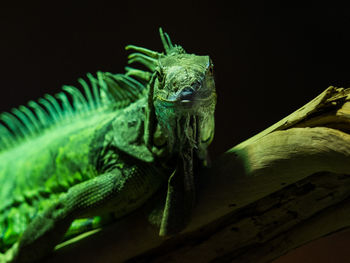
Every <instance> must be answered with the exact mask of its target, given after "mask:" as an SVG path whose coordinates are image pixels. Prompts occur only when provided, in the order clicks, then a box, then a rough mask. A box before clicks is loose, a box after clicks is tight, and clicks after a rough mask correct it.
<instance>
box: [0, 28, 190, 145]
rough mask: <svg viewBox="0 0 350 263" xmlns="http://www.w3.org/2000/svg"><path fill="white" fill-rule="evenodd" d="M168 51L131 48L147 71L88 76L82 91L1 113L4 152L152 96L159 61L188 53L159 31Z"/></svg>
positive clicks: (70, 88)
mask: <svg viewBox="0 0 350 263" xmlns="http://www.w3.org/2000/svg"><path fill="white" fill-rule="evenodd" d="M159 33H160V38H161V41H162V43H163V47H164V52H157V51H153V50H150V49H146V48H143V47H138V46H134V45H128V46H126V47H125V49H126V50H132V51H134V53H131V54H130V55H129V57H128V63H129V64H130V63H133V62H137V63H140V64H142V65H143V66H144V67H145V69H137V68H131V67H126V68H125V71H126V72H125V73H124V74H111V73H108V72H97V74H96V75H95V76H93V75H92V74H90V73H88V74H87V75H86V76H87V79H86V80H84V79H83V78H79V79H78V83H79V84H80V85H79V86H80V88H76V87H74V86H63V87H62V91H61V92H59V93H57V94H53V95H50V94H45V95H44V96H43V97H42V98H39V99H38V100H37V102H35V101H33V100H32V101H30V102H29V103H28V104H27V106H20V107H18V108H17V109H13V110H12V112H11V113H6V112H5V113H2V114H0V152H1V151H3V150H6V149H9V148H11V147H15V146H16V145H18V144H19V143H20V142H22V141H25V140H27V139H28V138H29V139H30V138H31V137H33V136H39V135H41V134H42V133H43V132H44V131H45V130H46V129H49V128H51V127H52V126H58V125H60V123H62V121H67V120H68V121H72V120H73V118H78V117H81V116H82V115H83V116H88V115H89V114H93V112H101V111H111V110H116V109H121V108H124V107H126V106H128V105H129V104H130V103H132V102H135V101H136V100H138V99H140V98H143V97H144V96H145V94H148V89H149V87H148V84H149V82H150V80H151V76H153V75H154V72H155V70H156V68H157V67H158V66H159V60H160V59H162V58H164V57H165V56H168V55H172V54H179V53H185V51H184V50H183V49H182V47H181V46H178V45H173V43H172V41H171V39H170V37H169V35H168V34H167V33H165V32H163V30H162V28H159Z"/></svg>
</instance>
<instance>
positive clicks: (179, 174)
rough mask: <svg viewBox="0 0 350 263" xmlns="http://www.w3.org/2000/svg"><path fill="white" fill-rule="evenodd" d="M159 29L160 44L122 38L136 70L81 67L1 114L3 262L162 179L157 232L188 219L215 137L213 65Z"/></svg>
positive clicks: (89, 222) (80, 226)
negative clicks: (52, 89) (156, 47)
mask: <svg viewBox="0 0 350 263" xmlns="http://www.w3.org/2000/svg"><path fill="white" fill-rule="evenodd" d="M160 37H161V40H162V43H163V46H164V49H165V53H159V52H155V51H151V50H148V49H145V48H142V47H137V46H133V45H129V46H127V47H126V49H127V50H133V51H134V53H132V54H130V55H129V57H128V58H129V61H128V62H129V63H134V62H137V63H139V64H141V65H142V66H143V67H144V68H143V69H142V70H141V69H136V68H131V67H126V73H125V74H111V73H106V72H105V73H103V72H98V73H97V76H96V77H94V76H92V75H91V74H87V79H88V81H85V80H83V79H79V82H80V84H81V85H82V89H78V88H75V87H73V86H64V87H63V91H62V92H60V93H58V94H56V95H55V96H52V95H48V94H46V95H44V97H43V98H40V99H39V100H38V101H37V102H35V101H30V102H29V103H28V106H20V107H19V108H17V109H13V110H12V112H11V113H2V114H1V115H0V120H1V122H2V124H1V123H0V187H1V192H0V262H1V263H3V262H34V261H36V260H37V259H40V258H42V257H44V256H45V255H47V254H48V253H49V252H50V251H52V250H53V248H54V247H55V245H57V244H58V243H59V242H61V241H62V240H64V239H68V238H70V237H72V236H74V235H76V234H79V233H81V232H84V231H86V230H87V229H91V228H94V227H97V226H99V225H101V224H102V223H103V222H104V221H108V220H110V219H118V218H120V217H123V216H125V215H127V214H129V213H130V212H132V211H134V210H135V209H137V208H139V207H141V206H142V205H143V204H144V203H145V202H146V201H147V200H149V199H150V198H151V197H152V196H153V195H154V194H155V193H156V192H157V191H159V189H161V187H162V186H165V189H166V193H165V195H164V197H165V198H164V200H163V202H162V204H161V207H162V209H161V220H160V222H158V223H159V224H158V225H159V229H160V230H159V234H160V235H161V236H164V235H172V234H176V233H178V232H179V231H181V230H182V229H183V228H184V227H185V226H186V224H187V222H188V220H189V217H190V214H191V210H192V208H193V206H194V205H195V201H196V198H195V185H196V180H195V179H196V176H195V174H196V167H197V166H198V164H200V163H204V164H205V163H206V161H207V147H208V145H209V144H210V143H211V141H212V139H213V136H214V110H215V104H216V92H215V84H214V77H213V65H212V62H211V59H210V58H209V57H208V56H197V55H194V54H187V53H186V52H185V51H184V49H183V48H182V47H181V46H178V45H173V44H172V42H171V40H170V38H169V36H168V35H167V34H166V33H163V31H162V30H161V29H160Z"/></svg>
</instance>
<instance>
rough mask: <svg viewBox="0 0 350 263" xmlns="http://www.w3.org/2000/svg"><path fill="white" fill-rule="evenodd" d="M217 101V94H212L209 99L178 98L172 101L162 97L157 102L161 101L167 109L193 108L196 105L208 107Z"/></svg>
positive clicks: (158, 97)
mask: <svg viewBox="0 0 350 263" xmlns="http://www.w3.org/2000/svg"><path fill="white" fill-rule="evenodd" d="M214 99H215V94H211V95H209V96H208V97H205V98H198V97H194V96H193V95H191V96H185V97H184V96H177V97H175V98H172V99H165V98H163V97H162V96H159V95H158V96H157V100H159V101H161V102H162V104H163V106H165V107H184V108H191V107H193V106H195V105H198V106H208V105H210V104H211V103H213V101H214Z"/></svg>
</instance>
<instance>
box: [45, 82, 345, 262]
mask: <svg viewBox="0 0 350 263" xmlns="http://www.w3.org/2000/svg"><path fill="white" fill-rule="evenodd" d="M199 189H200V191H199V200H198V205H197V206H196V208H195V210H194V211H193V215H192V219H191V222H190V224H189V225H188V227H187V228H186V229H185V230H184V231H183V232H182V233H181V234H179V235H177V236H175V237H172V238H160V237H159V236H158V229H156V228H154V227H152V226H150V225H149V224H148V223H147V222H146V220H145V216H144V214H143V213H142V211H138V212H136V213H135V214H133V215H131V216H130V217H128V218H127V219H124V220H122V221H120V222H118V223H117V224H115V225H113V226H111V227H108V228H106V229H104V230H102V231H100V232H98V233H95V234H93V235H91V236H89V237H87V238H84V239H83V240H81V241H80V242H76V243H73V244H70V245H69V246H68V245H67V246H63V247H62V248H60V249H58V250H57V251H56V252H55V254H54V256H53V257H52V258H50V259H49V261H48V262H62V261H66V262H73V260H74V262H77V261H79V260H81V261H84V260H85V261H86V260H88V261H89V262H124V261H127V262H240V263H242V262H243V263H244V262H246V263H248V262H257V263H265V262H271V261H272V260H273V259H275V258H277V257H279V256H281V255H283V254H285V253H287V252H288V251H290V250H291V249H293V248H296V247H298V246H301V245H303V244H305V243H307V242H310V241H311V240H314V239H317V238H320V237H322V236H325V235H328V234H330V233H333V232H336V231H340V230H344V229H346V228H350V89H339V88H334V87H330V88H328V89H326V90H325V91H324V92H323V93H322V94H321V95H320V96H318V97H317V98H315V99H314V100H312V101H311V102H309V103H308V104H306V105H305V106H304V107H302V108H301V109H299V110H298V111H296V112H294V113H292V114H291V115H289V116H287V117H286V118H284V119H283V120H281V121H279V122H278V123H276V124H275V125H272V126H271V127H269V128H268V129H266V130H264V131H262V132H261V133H259V134H257V135H256V136H253V137H252V138H250V139H248V140H247V141H245V142H242V143H241V144H239V145H237V146H236V147H233V148H232V149H231V150H229V151H228V152H227V153H225V154H223V155H222V156H221V157H220V158H219V159H218V160H216V161H215V162H214V164H213V167H212V168H211V169H208V170H206V171H203V172H202V174H201V184H200V187H199ZM96 255H98V256H96Z"/></svg>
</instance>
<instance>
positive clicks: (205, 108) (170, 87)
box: [153, 46, 216, 158]
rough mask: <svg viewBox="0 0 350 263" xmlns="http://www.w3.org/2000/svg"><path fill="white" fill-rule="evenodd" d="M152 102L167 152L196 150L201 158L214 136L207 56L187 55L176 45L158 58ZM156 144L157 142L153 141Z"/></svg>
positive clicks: (212, 89)
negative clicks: (164, 137)
mask: <svg viewBox="0 0 350 263" xmlns="http://www.w3.org/2000/svg"><path fill="white" fill-rule="evenodd" d="M153 101H154V108H155V114H156V118H157V120H158V123H159V125H160V127H161V129H162V130H163V134H164V135H165V136H166V137H167V138H166V141H167V143H168V150H169V151H170V152H179V151H181V150H182V149H183V147H191V148H196V150H198V154H199V156H200V158H204V157H205V156H201V155H204V154H205V153H204V151H205V149H206V148H207V146H208V144H209V143H210V142H211V140H212V138H213V135H214V109H215V104H216V93H215V83H214V76H213V63H212V61H211V59H210V58H209V56H197V55H194V54H187V53H185V52H184V50H183V49H182V48H180V47H178V46H176V47H173V48H172V50H170V51H169V54H168V55H167V56H164V57H162V58H160V59H159V61H158V66H157V68H156V80H155V83H154V93H153ZM155 143H156V142H155Z"/></svg>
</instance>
